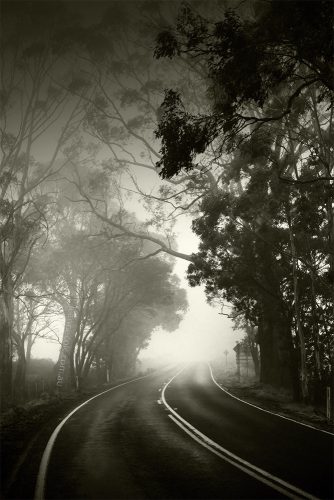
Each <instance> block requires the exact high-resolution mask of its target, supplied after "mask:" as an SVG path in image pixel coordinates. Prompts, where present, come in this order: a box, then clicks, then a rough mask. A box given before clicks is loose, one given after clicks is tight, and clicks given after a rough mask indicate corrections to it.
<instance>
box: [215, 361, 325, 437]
mask: <svg viewBox="0 0 334 500" xmlns="http://www.w3.org/2000/svg"><path fill="white" fill-rule="evenodd" d="M208 367H209V370H210V373H211V378H212V381H213V382H214V383H215V384H216V386H217V387H219V389H220V390H221V391H223V392H225V394H227V395H228V396H231V398H234V399H237V400H238V401H240V402H241V403H244V404H245V405H249V406H253V408H256V409H257V410H261V411H264V412H265V413H270V415H275V416H276V417H280V418H284V420H290V422H294V423H295V424H299V425H302V426H303V427H308V428H309V429H313V430H314V431H318V432H324V433H325V434H329V435H330V436H334V434H333V433H332V432H330V431H325V430H324V429H318V428H317V427H314V426H313V425H310V424H304V423H303V422H299V421H298V420H294V419H293V418H290V417H286V416H285V415H281V414H280V413H275V412H273V411H270V410H266V409H265V408H261V407H260V406H256V405H255V404H253V403H249V402H248V401H245V400H244V399H240V398H238V396H235V395H234V394H231V393H230V392H229V391H227V390H226V389H224V387H223V386H221V385H220V384H219V382H217V380H216V379H215V377H214V375H213V371H212V368H211V365H210V364H209V363H208Z"/></svg>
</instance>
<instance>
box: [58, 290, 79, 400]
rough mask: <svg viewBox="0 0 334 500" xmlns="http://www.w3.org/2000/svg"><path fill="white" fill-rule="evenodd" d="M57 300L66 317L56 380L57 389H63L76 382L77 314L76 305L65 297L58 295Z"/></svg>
mask: <svg viewBox="0 0 334 500" xmlns="http://www.w3.org/2000/svg"><path fill="white" fill-rule="evenodd" d="M57 300H58V302H59V303H60V304H61V306H62V308H63V312H64V317H65V327H64V333H63V339H62V345H61V349H60V353H59V358H58V363H57V364H58V369H57V380H56V385H57V389H58V390H62V389H64V388H66V387H67V388H68V387H71V386H72V387H73V385H74V383H75V380H74V373H73V360H72V354H73V344H74V340H75V330H76V314H75V307H74V306H72V305H71V304H69V303H68V302H67V301H66V300H65V299H63V298H61V299H59V297H57Z"/></svg>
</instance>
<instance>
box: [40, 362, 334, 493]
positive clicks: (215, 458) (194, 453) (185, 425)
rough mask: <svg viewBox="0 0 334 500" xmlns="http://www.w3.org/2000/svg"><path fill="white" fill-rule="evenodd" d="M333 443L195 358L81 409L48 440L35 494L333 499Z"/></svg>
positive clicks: (117, 390)
mask: <svg viewBox="0 0 334 500" xmlns="http://www.w3.org/2000/svg"><path fill="white" fill-rule="evenodd" d="M173 377H174V378H173ZM166 384H167V385H166ZM49 448H50V447H49ZM333 450H334V448H333V436H332V435H330V434H328V433H325V432H320V431H316V430H313V429H310V428H308V427H304V426H302V425H299V424H297V423H294V422H291V421H289V420H284V419H282V418H280V417H277V416H275V415H272V414H269V413H266V412H263V411H260V410H258V409H256V408H254V407H252V406H249V405H247V404H244V403H242V402H240V401H238V400H237V399H235V398H233V397H231V396H230V395H228V394H227V393H225V392H223V391H222V390H221V389H220V388H219V387H218V386H217V385H216V384H215V383H214V381H213V379H212V378H211V374H210V370H209V367H208V366H207V365H193V366H189V367H187V368H186V369H184V370H182V371H181V372H180V373H178V374H177V375H176V376H175V371H174V372H172V371H165V372H163V373H160V374H158V375H157V374H155V375H152V376H149V377H145V378H142V379H140V380H137V381H134V382H131V383H128V384H125V385H122V386H120V387H118V388H115V389H114V390H111V391H109V392H106V393H104V394H102V395H101V396H99V397H97V398H95V399H93V400H91V401H90V402H89V403H87V404H86V405H84V406H82V407H81V408H80V409H79V410H78V411H77V412H76V413H74V414H73V415H72V416H71V417H70V418H69V419H68V420H67V421H66V423H65V424H64V425H63V426H62V428H61V430H60V431H59V434H58V436H57V438H56V439H55V442H54V444H53V447H52V450H51V453H50V458H49V462H48V466H47V469H46V475H45V487H44V490H42V491H40V492H39V493H38V496H39V498H42V497H43V496H44V498H46V499H73V500H74V499H94V500H98V499H121V498H126V499H167V498H168V499H183V498H188V499H195V498H196V499H199V498H200V499H210V498H211V499H213V498H216V499H230V498H238V499H242V498H247V499H251V498H264V499H271V498H286V497H290V498H333ZM49 451H50V450H49ZM42 479H43V478H42ZM42 482H43V481H42ZM39 483H41V477H39Z"/></svg>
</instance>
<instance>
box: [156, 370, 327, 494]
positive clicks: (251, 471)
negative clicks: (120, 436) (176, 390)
mask: <svg viewBox="0 0 334 500" xmlns="http://www.w3.org/2000/svg"><path fill="white" fill-rule="evenodd" d="M184 369H185V368H182V370H180V371H178V372H177V373H176V375H174V376H173V377H172V378H171V379H170V380H169V382H167V384H166V385H165V386H164V388H163V391H162V393H161V400H162V402H163V404H164V405H165V406H166V408H167V409H168V411H169V412H170V413H171V415H168V416H169V417H170V418H171V419H172V420H173V421H174V422H175V423H176V424H177V425H178V426H179V427H180V428H182V429H183V431H184V432H186V433H187V434H188V435H189V436H191V437H192V438H193V439H194V440H195V441H197V442H198V443H199V444H201V445H202V446H204V447H205V448H207V449H208V450H210V451H211V452H212V453H214V454H215V455H217V456H219V457H220V458H221V459H223V460H225V461H226V462H229V463H230V464H232V465H234V466H235V467H237V468H238V469H241V470H242V471H243V472H245V473H246V474H248V475H249V476H251V477H254V478H255V479H257V480H258V481H260V482H262V483H264V484H266V485H269V486H270V487H271V488H273V489H275V490H276V491H279V492H280V493H283V494H284V495H286V496H287V497H288V498H293V499H295V498H306V499H308V500H315V499H316V498H317V497H315V496H313V495H310V494H309V493H307V492H306V491H303V490H301V489H300V488H297V487H296V486H294V485H292V484H290V483H287V482H286V481H284V480H283V479H280V478H278V477H276V476H274V475H272V474H270V473H269V472H267V471H265V470H263V469H260V468H259V467H257V466H255V465H253V464H251V463H250V462H247V461H246V460H243V459H242V458H240V457H238V456H237V455H235V454H234V453H232V452H230V451H228V450H226V449H225V448H223V447H222V446H220V445H219V444H218V443H216V442H215V441H213V440H212V439H210V438H209V437H208V436H206V435H205V434H203V433H202V432H201V431H199V430H198V429H197V428H196V427H194V426H192V425H191V424H190V423H189V422H188V421H187V420H185V419H184V418H183V417H181V415H179V414H178V413H177V412H176V411H175V410H173V408H172V407H171V406H170V405H169V404H168V403H167V401H166V396H165V391H166V389H167V387H168V386H169V385H170V384H171V382H172V381H173V380H174V379H175V378H176V377H177V376H178V375H180V373H181V372H182V371H183V370H184ZM182 424H183V425H182ZM296 495H298V496H296Z"/></svg>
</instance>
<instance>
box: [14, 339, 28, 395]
mask: <svg viewBox="0 0 334 500" xmlns="http://www.w3.org/2000/svg"><path fill="white" fill-rule="evenodd" d="M17 354H18V359H17V362H16V371H15V378H14V400H15V402H16V403H18V402H21V401H24V400H25V398H26V374H27V361H26V356H25V352H24V345H21V346H19V347H18V348H17Z"/></svg>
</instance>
